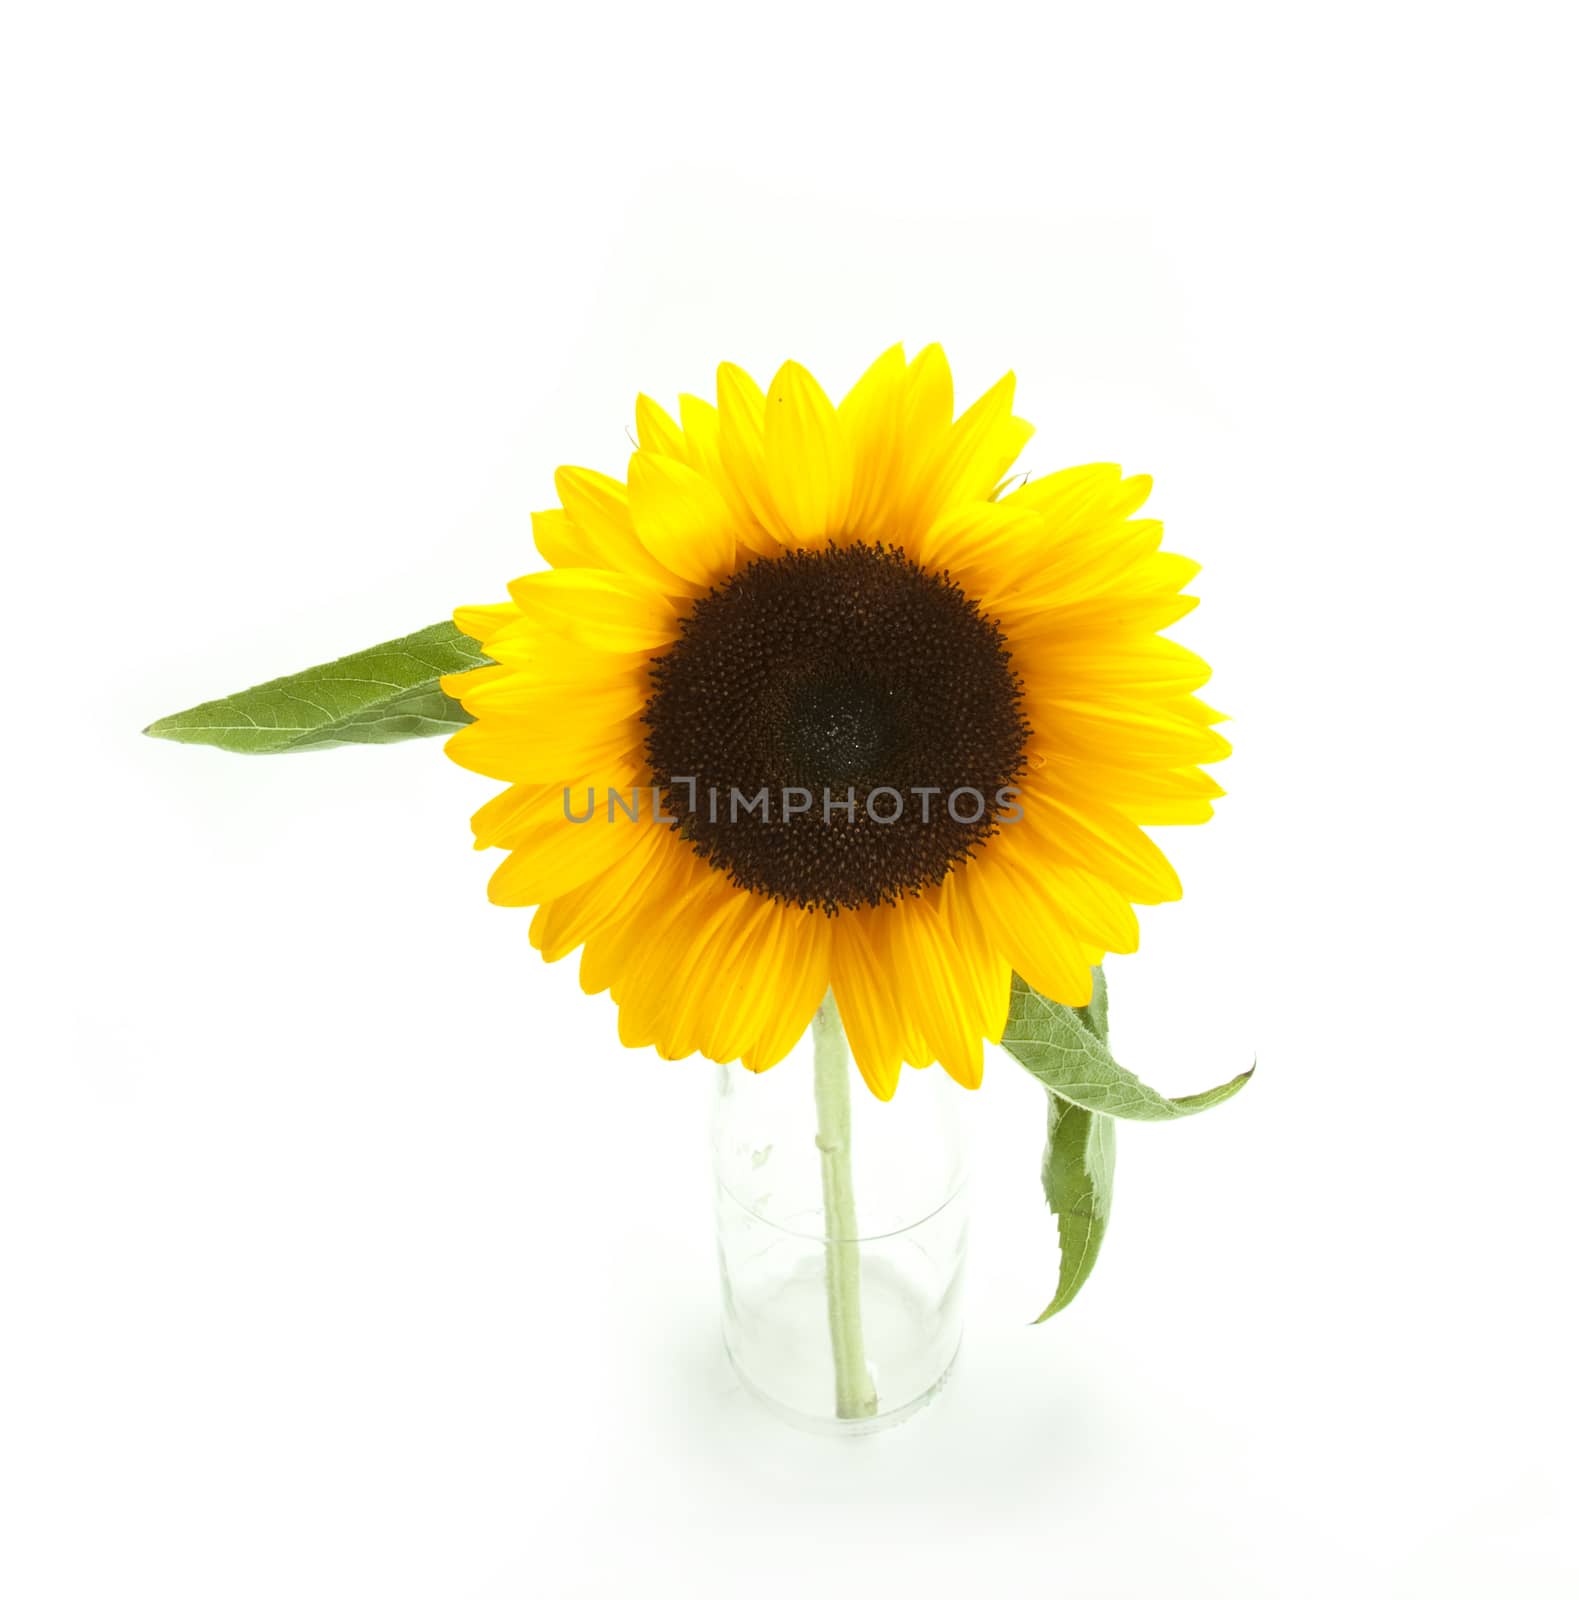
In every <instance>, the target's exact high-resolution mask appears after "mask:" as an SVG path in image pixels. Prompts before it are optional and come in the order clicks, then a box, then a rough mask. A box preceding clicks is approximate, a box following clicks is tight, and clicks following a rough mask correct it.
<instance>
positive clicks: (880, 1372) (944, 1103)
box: [713, 996, 966, 1433]
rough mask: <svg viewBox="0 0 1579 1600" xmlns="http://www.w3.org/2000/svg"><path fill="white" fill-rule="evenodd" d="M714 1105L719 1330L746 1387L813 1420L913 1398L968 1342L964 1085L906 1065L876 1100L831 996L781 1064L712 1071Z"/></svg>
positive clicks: (928, 1392)
mask: <svg viewBox="0 0 1579 1600" xmlns="http://www.w3.org/2000/svg"><path fill="white" fill-rule="evenodd" d="M717 1083H718V1086H717V1091H716V1094H715V1097H714V1105H713V1150H714V1165H715V1172H716V1176H717V1195H716V1203H717V1217H718V1261H719V1270H720V1273H721V1275H722V1281H723V1301H724V1343H725V1345H726V1347H727V1349H728V1351H729V1358H730V1360H731V1361H732V1362H733V1364H734V1367H735V1371H736V1372H737V1373H738V1374H739V1377H740V1380H741V1382H742V1383H743V1384H744V1385H745V1387H746V1389H747V1390H749V1391H750V1393H752V1394H753V1395H755V1396H756V1398H757V1399H758V1400H760V1401H761V1402H762V1403H763V1404H764V1405H765V1406H767V1407H768V1408H769V1409H770V1410H772V1411H773V1412H775V1413H776V1414H777V1415H779V1416H780V1417H782V1418H784V1419H785V1420H786V1421H788V1422H792V1423H794V1424H796V1425H797V1426H800V1427H803V1428H807V1429H810V1430H812V1431H815V1432H829V1433H868V1432H872V1431H875V1430H876V1429H879V1428H884V1427H889V1426H892V1425H893V1424H894V1423H897V1422H901V1421H903V1420H904V1419H905V1418H906V1417H908V1416H911V1415H912V1414H913V1413H914V1412H916V1411H918V1410H919V1409H920V1408H921V1407H922V1406H924V1405H925V1404H926V1403H927V1401H928V1400H930V1399H931V1398H932V1397H933V1396H934V1395H935V1394H936V1393H937V1392H938V1390H939V1389H941V1388H942V1386H943V1384H944V1382H945V1381H946V1379H947V1377H948V1374H949V1370H950V1368H951V1367H952V1366H953V1364H954V1358H955V1356H956V1354H957V1353H958V1350H959V1342H960V1332H961V1304H960V1298H961V1283H962V1278H963V1272H964V1266H965V1247H966V1196H965V1149H964V1137H963V1125H962V1119H961V1115H960V1111H961V1103H962V1102H963V1100H964V1098H965V1092H964V1091H963V1090H962V1089H961V1088H960V1087H959V1085H958V1084H956V1083H953V1082H951V1081H950V1080H949V1079H948V1077H947V1075H946V1074H945V1073H944V1071H943V1069H942V1068H941V1067H930V1068H927V1069H926V1070H925V1071H919V1072H918V1071H913V1070H910V1069H906V1070H905V1071H904V1072H903V1074H902V1076H901V1081H900V1085H899V1089H898V1091H897V1092H896V1094H895V1096H894V1098H893V1099H892V1100H891V1101H887V1102H884V1101H880V1100H878V1099H877V1098H876V1097H875V1096H874V1095H873V1094H872V1093H871V1091H870V1090H868V1089H867V1087H866V1085H865V1084H864V1083H863V1082H862V1081H861V1079H860V1076H859V1074H858V1073H856V1071H855V1069H854V1067H853V1064H852V1062H851V1060H850V1053H849V1049H848V1046H847V1045H846V1042H845V1039H844V1035H843V1031H842V1029H841V1027H840V1024H839V1017H838V1012H837V1010H836V1009H835V1008H834V1004H833V999H832V996H829V997H828V999H827V1000H825V1001H824V1002H823V1005H822V1008H821V1009H820V1010H819V1011H818V1013H817V1018H816V1020H815V1021H814V1022H813V1024H812V1027H811V1029H810V1030H809V1031H808V1033H807V1035H806V1037H805V1038H804V1039H803V1040H802V1041H801V1042H800V1044H799V1045H797V1046H796V1048H795V1050H794V1051H793V1052H792V1053H791V1055H790V1056H789V1057H788V1058H787V1059H786V1060H784V1061H781V1062H780V1063H779V1064H778V1065H777V1066H775V1067H774V1068H773V1069H772V1070H771V1071H769V1072H765V1073H762V1074H760V1075H758V1074H753V1073H751V1072H748V1071H747V1070H746V1069H745V1068H744V1067H742V1066H741V1065H740V1064H739V1063H738V1062H736V1063H732V1064H731V1065H729V1066H725V1067H721V1068H720V1069H719V1074H718V1080H717Z"/></svg>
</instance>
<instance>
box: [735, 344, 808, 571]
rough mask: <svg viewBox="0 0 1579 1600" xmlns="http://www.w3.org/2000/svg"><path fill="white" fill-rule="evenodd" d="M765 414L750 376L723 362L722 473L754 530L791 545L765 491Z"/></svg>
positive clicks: (762, 398) (792, 539) (788, 533)
mask: <svg viewBox="0 0 1579 1600" xmlns="http://www.w3.org/2000/svg"><path fill="white" fill-rule="evenodd" d="M766 413H767V397H766V396H765V395H764V394H763V393H762V391H761V390H760V389H759V388H758V387H757V385H756V383H755V381H754V380H753V379H752V377H751V375H750V374H749V373H747V372H743V371H741V369H740V368H739V367H737V366H735V365H733V364H732V363H730V362H727V361H726V362H725V363H724V364H723V365H722V366H721V367H720V368H719V369H718V448H719V454H720V457H721V459H722V461H723V466H724V471H725V472H726V473H727V474H728V476H729V479H730V481H731V482H732V483H733V484H734V486H735V488H736V490H737V491H738V493H739V495H740V497H741V499H742V500H743V501H744V502H745V503H746V505H748V506H749V507H750V508H751V516H752V520H753V521H754V522H755V523H756V524H757V526H758V527H760V528H761V529H762V530H763V531H764V532H765V533H767V534H768V535H770V536H771V537H772V539H773V540H774V541H775V543H777V544H779V545H785V544H794V543H795V536H794V534H793V533H791V531H790V530H789V528H788V527H787V526H786V525H785V522H784V519H783V518H782V517H781V516H780V515H779V510H778V507H777V506H776V505H775V504H774V501H773V495H772V493H771V491H770V490H769V488H768V480H767V447H766V444H765V442H764V422H765V418H766Z"/></svg>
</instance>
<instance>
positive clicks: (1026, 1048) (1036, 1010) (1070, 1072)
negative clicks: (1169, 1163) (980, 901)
mask: <svg viewBox="0 0 1579 1600" xmlns="http://www.w3.org/2000/svg"><path fill="white" fill-rule="evenodd" d="M1092 998H1093V1005H1092V1006H1091V1007H1088V1008H1086V1009H1087V1010H1088V1011H1090V1010H1095V1008H1096V1007H1095V1000H1096V991H1095V990H1093V993H1092ZM1101 1014H1102V1025H1103V1026H1104V1027H1105V1026H1106V1020H1107V1017H1106V993H1105V991H1104V993H1103V1000H1102V1005H1101ZM1003 1048H1004V1049H1005V1050H1007V1051H1008V1052H1009V1054H1010V1055H1011V1056H1013V1057H1014V1059H1015V1060H1016V1061H1018V1062H1019V1063H1020V1065H1021V1066H1022V1067H1024V1068H1025V1069H1026V1071H1027V1072H1029V1073H1030V1074H1031V1075H1032V1077H1034V1078H1036V1079H1037V1080H1038V1081H1039V1082H1040V1083H1041V1084H1042V1086H1043V1087H1044V1088H1047V1089H1050V1090H1052V1091H1053V1092H1054V1093H1055V1094H1058V1095H1061V1096H1062V1097H1063V1098H1064V1099H1065V1100H1069V1101H1072V1102H1073V1103H1074V1104H1075V1105H1077V1106H1084V1107H1085V1109H1086V1110H1087V1111H1101V1112H1106V1113H1107V1115H1109V1116H1112V1117H1128V1118H1129V1119H1130V1120H1131V1121H1135V1122H1171V1121H1173V1120H1174V1119H1175V1118H1177V1117H1189V1116H1193V1115H1194V1114H1195V1113H1196V1112H1198V1111H1206V1110H1208V1109H1209V1108H1210V1107H1212V1106H1215V1105H1220V1104H1221V1103H1222V1102H1223V1101H1224V1100H1228V1099H1231V1098H1232V1097H1233V1096H1234V1095H1236V1094H1238V1093H1239V1091H1240V1090H1241V1089H1242V1088H1244V1086H1245V1085H1246V1084H1247V1083H1248V1082H1249V1081H1250V1078H1251V1074H1252V1073H1253V1072H1254V1071H1255V1068H1254V1067H1251V1068H1250V1070H1249V1071H1247V1072H1241V1073H1240V1074H1239V1076H1238V1077H1237V1078H1230V1079H1229V1081H1228V1082H1227V1083H1223V1084H1219V1085H1218V1086H1217V1087H1216V1088H1215V1089H1207V1090H1205V1091H1203V1092H1202V1093H1201V1094H1190V1095H1184V1096H1182V1097H1181V1098H1179V1099H1177V1100H1171V1099H1169V1098H1168V1096H1166V1095H1163V1094H1159V1093H1158V1092H1157V1091H1156V1090H1155V1089H1152V1088H1149V1087H1148V1086H1147V1085H1146V1084H1144V1083H1142V1082H1141V1081H1140V1079H1139V1078H1137V1077H1136V1076H1135V1074H1134V1073H1133V1072H1131V1071H1129V1069H1128V1068H1127V1067H1121V1066H1120V1065H1119V1064H1118V1062H1117V1061H1115V1060H1114V1059H1113V1056H1112V1053H1111V1052H1110V1051H1109V1050H1108V1047H1107V1043H1106V1041H1105V1040H1104V1039H1102V1038H1101V1037H1099V1036H1098V1034H1097V1032H1096V1030H1095V1028H1094V1027H1092V1026H1091V1025H1090V1024H1089V1023H1087V1022H1084V1021H1082V1020H1081V1018H1080V1016H1079V1015H1078V1014H1077V1013H1076V1012H1075V1011H1074V1010H1073V1009H1072V1008H1071V1007H1069V1006H1064V1005H1059V1004H1058V1003H1057V1001H1054V1000H1048V999H1045V998H1044V997H1043V996H1042V995H1039V994H1038V993H1037V992H1036V990H1034V989H1033V988H1032V987H1031V986H1030V985H1029V984H1028V983H1026V982H1025V980H1024V979H1023V978H1021V977H1020V975H1019V974H1018V973H1016V974H1015V977H1014V987H1013V990H1012V992H1011V993H1010V996H1009V1021H1008V1025H1007V1026H1006V1027H1005V1028H1004V1030H1003Z"/></svg>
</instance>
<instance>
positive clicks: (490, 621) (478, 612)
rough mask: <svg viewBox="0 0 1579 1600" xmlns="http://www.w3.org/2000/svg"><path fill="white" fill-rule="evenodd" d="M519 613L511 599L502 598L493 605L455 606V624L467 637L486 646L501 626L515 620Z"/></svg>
mask: <svg viewBox="0 0 1579 1600" xmlns="http://www.w3.org/2000/svg"><path fill="white" fill-rule="evenodd" d="M520 615H521V613H520V610H519V609H518V608H517V606H516V603H515V601H513V600H502V601H500V602H499V604H498V605H493V606H457V607H456V608H455V626H456V627H457V628H459V629H460V631H461V632H462V633H464V634H465V635H467V637H468V638H472V639H475V640H476V641H477V642H478V644H481V645H484V646H486V645H487V643H488V641H489V640H490V639H491V638H492V637H493V636H494V635H495V634H496V633H497V632H498V631H499V630H500V629H501V628H503V627H504V626H506V625H507V624H508V623H511V622H514V621H516V620H517V619H518V618H519V617H520Z"/></svg>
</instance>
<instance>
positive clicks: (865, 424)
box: [839, 344, 905, 538]
mask: <svg viewBox="0 0 1579 1600" xmlns="http://www.w3.org/2000/svg"><path fill="white" fill-rule="evenodd" d="M904 379H905V352H904V346H903V345H897V344H896V345H892V346H890V348H889V349H887V350H885V351H884V352H883V353H882V355H880V356H879V357H878V358H877V360H876V361H874V362H873V363H872V364H871V366H870V367H868V368H867V369H866V371H865V372H864V373H863V374H862V375H861V378H860V380H859V381H858V382H857V383H856V385H855V387H854V388H853V389H851V390H850V392H849V393H848V394H847V395H846V396H845V397H844V399H843V400H841V401H840V402H839V423H840V426H841V427H842V428H843V430H844V436H845V439H846V441H847V442H848V444H849V449H850V507H849V512H848V514H847V517H846V521H845V532H846V533H848V534H849V535H851V536H852V537H861V536H863V535H864V536H866V537H868V538H872V537H876V536H879V535H881V534H882V533H883V532H884V531H885V529H886V525H887V523H888V521H889V519H890V518H891V516H892V501H893V484H894V479H895V477H896V475H897V473H898V469H899V452H900V443H901V439H902V437H903V434H902V426H901V424H902V422H903V404H904Z"/></svg>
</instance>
